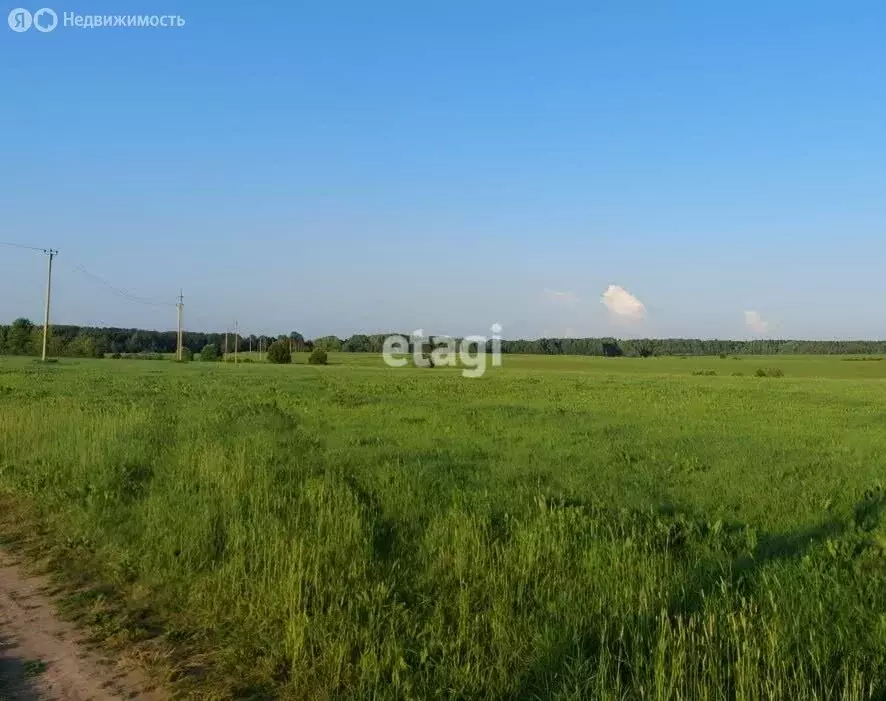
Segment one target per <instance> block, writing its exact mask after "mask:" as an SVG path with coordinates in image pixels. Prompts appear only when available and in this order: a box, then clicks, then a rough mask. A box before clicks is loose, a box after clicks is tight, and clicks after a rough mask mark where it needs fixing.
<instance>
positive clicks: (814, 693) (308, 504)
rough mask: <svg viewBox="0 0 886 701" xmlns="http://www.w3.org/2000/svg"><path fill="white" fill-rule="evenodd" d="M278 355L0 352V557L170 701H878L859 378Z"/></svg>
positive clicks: (877, 516)
mask: <svg viewBox="0 0 886 701" xmlns="http://www.w3.org/2000/svg"><path fill="white" fill-rule="evenodd" d="M197 350H198V352H199V350H200V349H199V348H198V349H197ZM307 356H308V354H307V353H296V354H293V358H292V361H293V362H292V363H291V364H279V365H269V364H264V363H259V362H255V363H250V364H244V365H242V366H241V365H237V366H234V365H233V364H232V363H218V362H214V363H208V362H193V363H174V362H171V361H170V360H168V359H163V360H156V361H155V362H139V363H127V362H116V361H113V360H89V359H76V360H73V359H66V360H63V361H61V362H59V363H56V364H53V365H41V364H39V363H36V362H34V360H33V359H30V358H11V357H6V358H0V511H2V512H3V513H4V517H3V518H2V519H0V522H2V531H3V533H4V535H5V536H6V537H7V538H9V539H15V538H18V539H19V540H21V541H22V542H27V543H31V546H30V547H37V546H39V548H40V551H41V552H42V553H44V554H48V555H49V557H50V558H51V561H52V562H53V563H54V565H55V566H56V567H57V568H58V569H59V571H60V573H61V575H62V577H63V578H66V581H67V582H68V584H69V585H73V589H72V592H73V593H72V594H71V595H70V597H69V598H68V603H69V606H70V610H71V613H72V615H77V616H79V617H80V618H81V620H83V621H84V623H86V624H88V625H90V626H91V627H92V629H93V631H95V632H96V634H97V635H99V636H100V637H101V638H102V639H103V640H104V641H105V642H106V644H110V645H119V646H120V647H121V649H134V650H137V651H140V652H139V654H141V655H143V656H144V657H145V658H146V659H148V658H150V659H155V660H160V659H161V658H162V660H165V661H166V663H167V664H168V665H169V667H170V668H171V669H172V670H173V681H174V685H175V687H174V688H175V689H176V690H177V691H178V692H180V693H181V694H183V695H192V696H194V697H195V698H231V697H237V698H292V699H340V698H353V699H369V698H376V699H435V698H439V699H548V698H551V699H588V698H595V699H597V698H599V699H633V698H644V699H677V698H683V699H812V698H819V699H825V698H839V699H863V698H883V696H884V694H886V555H884V548H886V521H884V520H883V518H884V517H883V514H882V509H883V506H884V504H886V495H884V492H883V482H884V478H886V469H884V468H886V463H884V455H886V364H884V363H880V362H844V360H845V358H843V357H841V356H778V357H772V356H767V357H764V358H760V357H754V356H743V357H741V358H737V357H733V356H732V355H724V357H719V356H716V355H715V356H708V357H686V358H681V357H679V356H675V357H669V358H636V359H632V358H600V357H582V356H557V357H549V356H542V355H535V356H519V355H513V356H506V358H505V363H504V366H503V367H502V368H492V369H490V371H489V372H488V373H487V375H486V376H484V377H482V378H480V379H476V380H466V379H463V378H462V377H461V375H460V372H459V371H458V370H457V369H455V368H436V369H417V368H411V367H410V368H403V369H391V368H387V367H385V366H384V365H383V364H382V362H381V359H380V358H379V357H378V356H376V355H373V354H368V353H365V354H346V353H338V352H329V353H328V358H327V362H328V364H321V365H313V364H309V363H308V358H307ZM878 358H879V356H868V357H867V358H866V359H868V360H874V359H878ZM861 359H862V358H857V360H861ZM758 370H759V371H762V372H758ZM776 371H777V372H776ZM758 375H760V376H758ZM151 651H153V653H152V652H151ZM161 651H162V653H161ZM152 654H153V657H151V655H152Z"/></svg>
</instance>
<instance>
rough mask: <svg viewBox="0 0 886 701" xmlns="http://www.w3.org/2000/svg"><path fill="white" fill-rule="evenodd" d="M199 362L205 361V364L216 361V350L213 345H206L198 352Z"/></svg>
mask: <svg viewBox="0 0 886 701" xmlns="http://www.w3.org/2000/svg"><path fill="white" fill-rule="evenodd" d="M200 360H205V361H207V362H209V361H214V360H218V348H216V347H215V344H214V343H207V344H206V345H205V346H203V348H202V349H201V350H200Z"/></svg>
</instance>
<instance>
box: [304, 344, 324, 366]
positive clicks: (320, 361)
mask: <svg viewBox="0 0 886 701" xmlns="http://www.w3.org/2000/svg"><path fill="white" fill-rule="evenodd" d="M328 360H329V358H328V357H327V355H326V350H325V349H324V348H315V349H314V350H313V351H311V354H310V355H309V356H308V363H310V364H311V365H326V364H327V362H328Z"/></svg>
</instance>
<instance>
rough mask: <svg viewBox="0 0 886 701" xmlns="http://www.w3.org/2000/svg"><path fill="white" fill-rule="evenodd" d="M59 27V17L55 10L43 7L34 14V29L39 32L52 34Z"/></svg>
mask: <svg viewBox="0 0 886 701" xmlns="http://www.w3.org/2000/svg"><path fill="white" fill-rule="evenodd" d="M57 26H58V15H57V14H55V10H50V9H49V8H48V7H41V8H40V9H39V10H37V11H36V12H35V13H34V29H36V30H37V31H38V32H51V31H52V30H53V29H55V28H56V27H57Z"/></svg>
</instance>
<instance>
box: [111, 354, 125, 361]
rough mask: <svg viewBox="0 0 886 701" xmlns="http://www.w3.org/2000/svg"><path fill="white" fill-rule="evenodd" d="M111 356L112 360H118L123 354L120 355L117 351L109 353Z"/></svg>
mask: <svg viewBox="0 0 886 701" xmlns="http://www.w3.org/2000/svg"><path fill="white" fill-rule="evenodd" d="M111 357H112V358H113V359H114V360H120V358H122V357H123V356H122V355H120V354H119V353H111Z"/></svg>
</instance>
